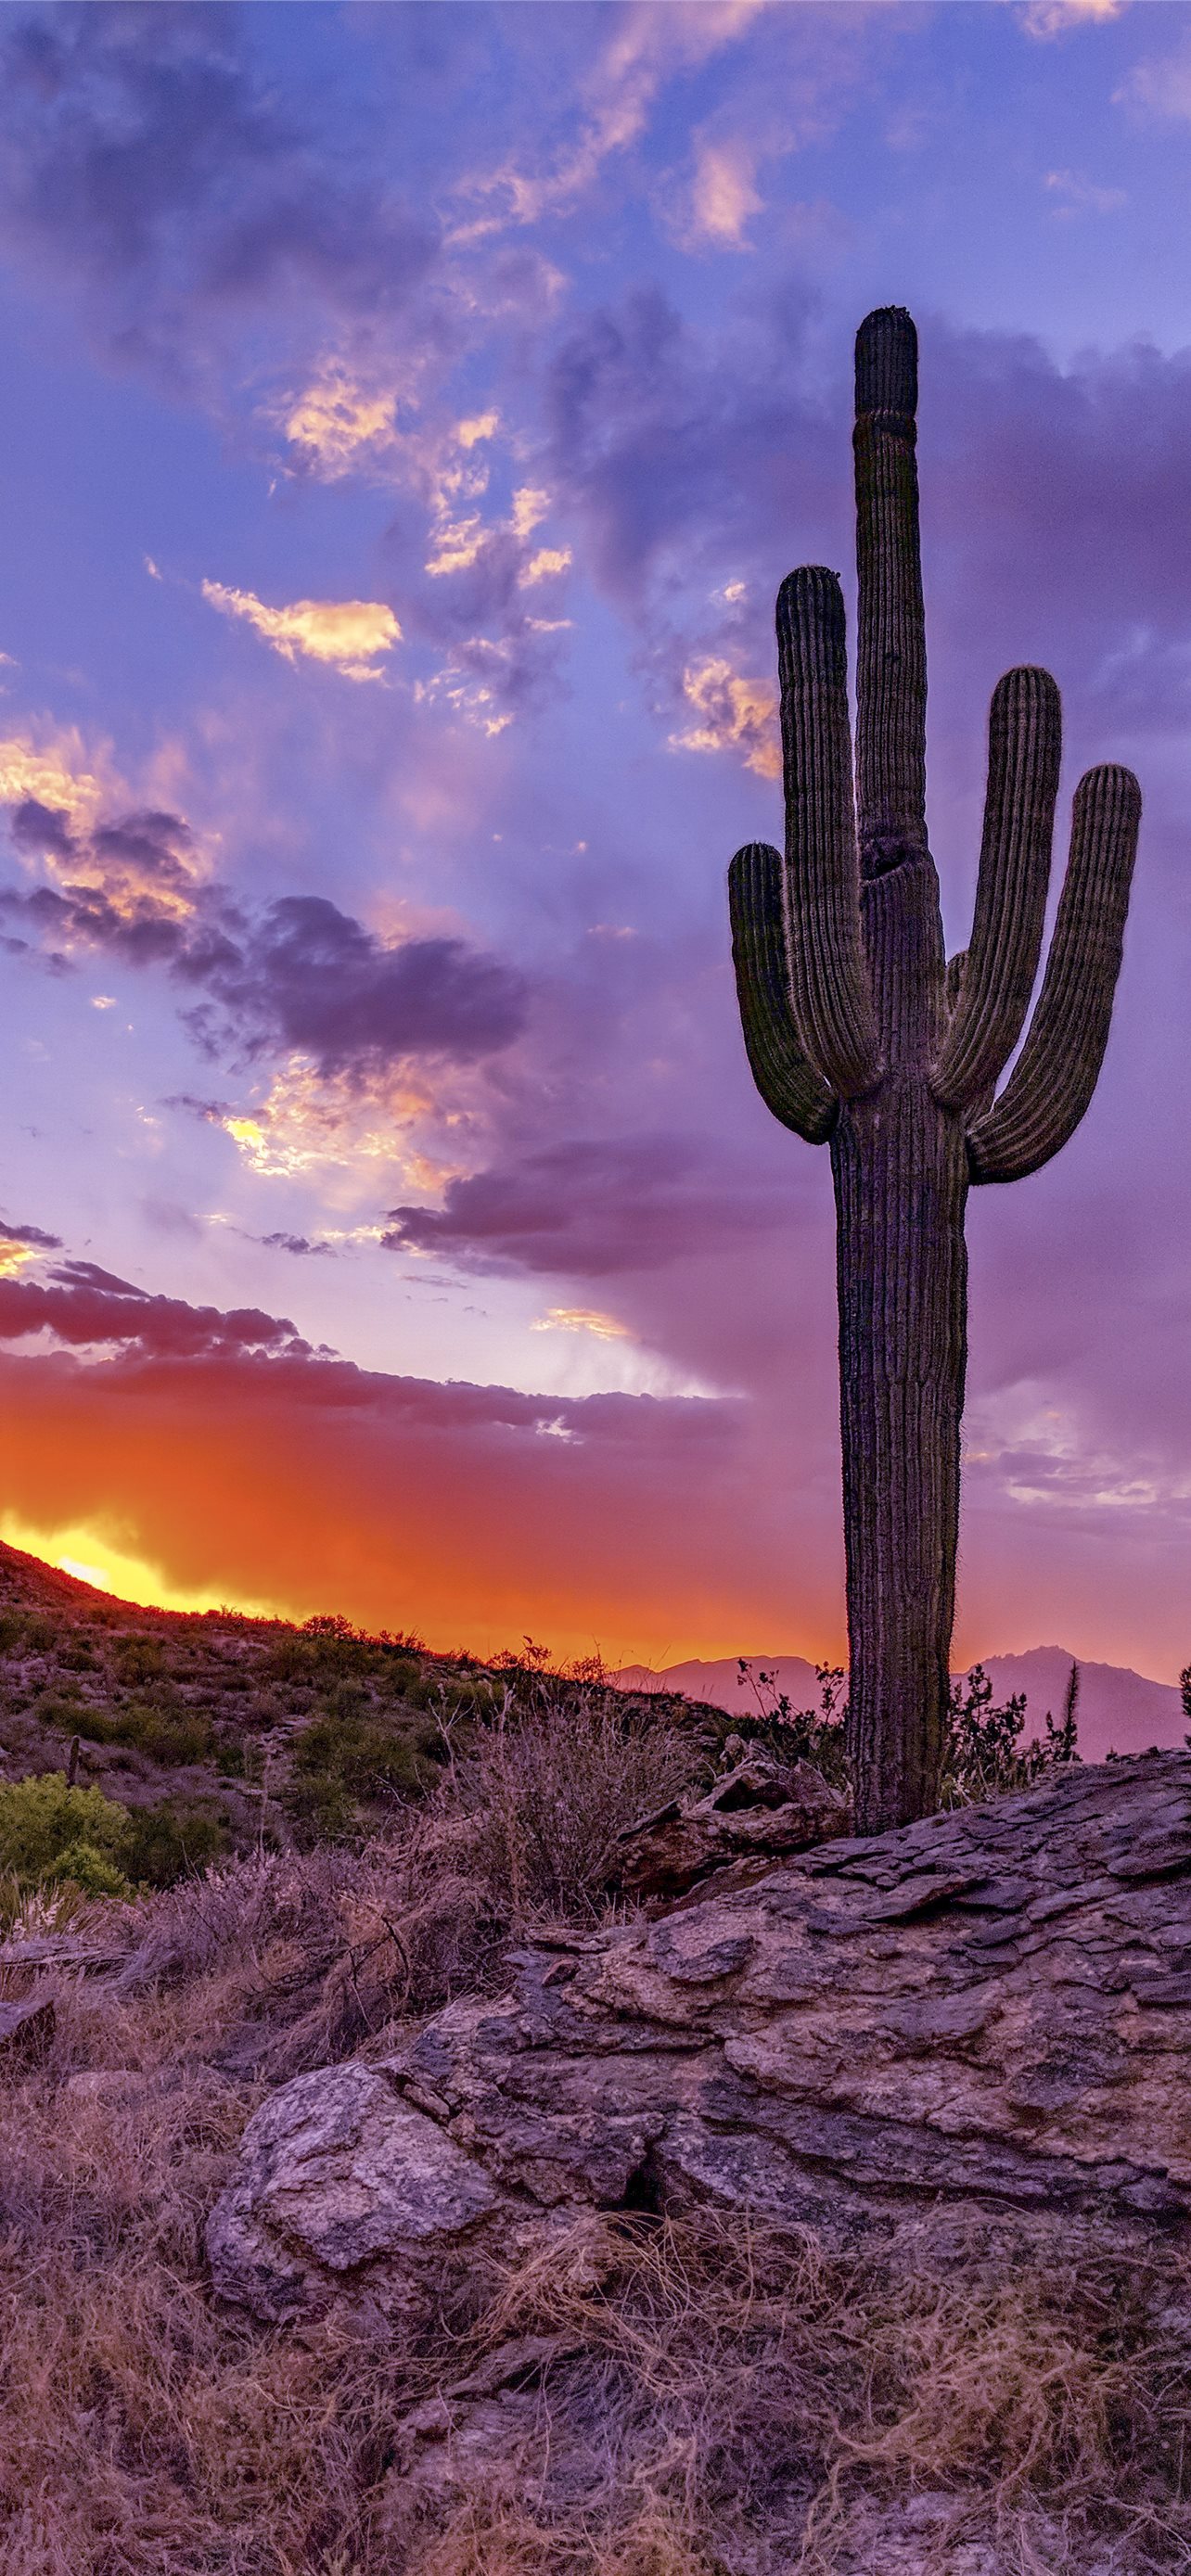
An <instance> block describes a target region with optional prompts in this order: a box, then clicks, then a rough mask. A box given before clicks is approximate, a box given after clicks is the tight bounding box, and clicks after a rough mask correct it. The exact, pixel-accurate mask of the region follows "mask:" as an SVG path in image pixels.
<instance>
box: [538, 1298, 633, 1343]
mask: <svg viewBox="0 0 1191 2576" xmlns="http://www.w3.org/2000/svg"><path fill="white" fill-rule="evenodd" d="M529 1329H530V1331H531V1333H590V1335H591V1337H592V1340H593V1341H596V1342H631V1341H635V1340H636V1335H635V1333H633V1332H632V1331H631V1329H630V1327H629V1326H628V1325H627V1324H621V1323H619V1322H618V1321H617V1318H616V1316H615V1315H604V1314H601V1312H600V1310H599V1308H598V1307H595V1306H551V1307H549V1308H548V1309H547V1312H546V1313H545V1314H544V1315H537V1316H535V1318H534V1321H533V1323H532V1324H531V1325H530V1328H529Z"/></svg>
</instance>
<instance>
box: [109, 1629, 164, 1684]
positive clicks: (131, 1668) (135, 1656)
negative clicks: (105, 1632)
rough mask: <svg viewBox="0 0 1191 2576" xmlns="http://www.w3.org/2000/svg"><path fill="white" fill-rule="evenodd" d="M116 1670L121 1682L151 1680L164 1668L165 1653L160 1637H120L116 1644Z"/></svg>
mask: <svg viewBox="0 0 1191 2576" xmlns="http://www.w3.org/2000/svg"><path fill="white" fill-rule="evenodd" d="M115 1659H116V1670H117V1672H118V1674H119V1676H120V1679H121V1681H122V1682H151V1681H155V1680H156V1678H157V1675H158V1674H159V1673H161V1672H164V1670H165V1655H164V1652H163V1650H162V1644H161V1639H160V1637H145V1636H129V1637H121V1638H120V1639H119V1641H118V1643H117V1646H116V1658H115Z"/></svg>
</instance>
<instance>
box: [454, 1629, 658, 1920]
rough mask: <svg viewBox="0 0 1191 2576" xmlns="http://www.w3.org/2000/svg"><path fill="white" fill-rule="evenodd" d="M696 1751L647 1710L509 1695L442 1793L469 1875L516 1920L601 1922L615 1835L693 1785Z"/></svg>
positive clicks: (547, 1695)
mask: <svg viewBox="0 0 1191 2576" xmlns="http://www.w3.org/2000/svg"><path fill="white" fill-rule="evenodd" d="M698 1768H699V1752H698V1748H697V1746H696V1745H695V1743H694V1742H693V1740H692V1738H691V1736H690V1735H689V1734H684V1733H683V1732H682V1730H681V1729H679V1728H677V1727H675V1726H674V1725H673V1723H671V1722H669V1721H668V1720H667V1719H666V1718H664V1717H659V1716H658V1715H657V1714H656V1713H655V1712H654V1711H653V1710H651V1709H650V1707H649V1703H648V1701H633V1700H629V1699H625V1698H622V1697H621V1695H620V1694H619V1693H618V1692H616V1691H593V1692H582V1691H580V1692H569V1691H561V1692H560V1691H559V1690H558V1689H557V1688H556V1687H554V1686H552V1684H551V1683H550V1682H549V1681H545V1680H539V1682H538V1685H537V1687H536V1690H535V1692H534V1694H533V1696H532V1697H531V1698H530V1700H529V1701H528V1702H527V1703H523V1702H519V1701H517V1700H516V1699H514V1697H513V1694H512V1693H511V1692H508V1693H506V1695H505V1698H504V1700H503V1702H502V1705H501V1708H500V1711H499V1714H498V1715H497V1717H496V1718H495V1719H494V1721H493V1722H492V1724H491V1725H489V1726H487V1727H478V1728H477V1729H476V1731H475V1735H474V1738H473V1740H472V1745H471V1749H470V1750H469V1751H467V1752H465V1753H463V1754H462V1755H460V1756H458V1757H456V1759H455V1761H454V1763H453V1766H452V1773H451V1783H450V1789H449V1792H448V1793H447V1794H448V1795H449V1797H450V1799H451V1801H452V1803H454V1804H455V1805H457V1807H458V1809H459V1811H460V1813H461V1814H462V1815H464V1816H466V1817H467V1818H468V1819H469V1820H470V1823H471V1826H472V1829H473V1833H474V1838H475V1852H476V1865H477V1867H479V1868H481V1869H482V1870H483V1871H484V1873H485V1875H486V1877H487V1879H488V1883H489V1885H490V1886H491V1887H493V1888H494V1889H496V1890H499V1891H501V1893H502V1894H503V1896H504V1897H505V1898H506V1900H507V1902H508V1904H509V1906H510V1909H511V1911H512V1913H513V1915H514V1917H515V1918H518V1919H523V1918H525V1917H527V1916H532V1915H533V1914H534V1913H537V1912H545V1913H554V1914H563V1915H567V1916H571V1917H573V1918H576V1919H578V1920H583V1919H590V1918H591V1917H593V1916H595V1915H597V1914H598V1913H600V1911H601V1910H602V1908H603V1905H604V1903H605V1901H606V1891H607V1887H608V1882H609V1878H610V1875H611V1870H612V1862H613V1846H614V1844H615V1840H616V1836H617V1834H618V1833H620V1832H621V1830H622V1829H623V1828H624V1827H625V1826H628V1825H632V1824H635V1823H637V1822H638V1820H639V1819H640V1818H641V1817H642V1816H644V1815H647V1814H648V1813H649V1812H650V1810H651V1808H655V1807H660V1806H663V1805H664V1804H665V1802H666V1800H667V1799H668V1798H672V1797H674V1796H675V1795H676V1794H677V1792H678V1791H679V1790H680V1789H684V1788H686V1787H688V1786H690V1785H691V1784H692V1782H693V1780H694V1779H695V1778H696V1777H697V1775H698Z"/></svg>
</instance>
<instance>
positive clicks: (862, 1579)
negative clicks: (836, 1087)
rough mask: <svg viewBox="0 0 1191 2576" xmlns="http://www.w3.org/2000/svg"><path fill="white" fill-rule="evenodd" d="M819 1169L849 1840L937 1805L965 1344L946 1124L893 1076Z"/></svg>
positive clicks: (950, 1127) (955, 1122)
mask: <svg viewBox="0 0 1191 2576" xmlns="http://www.w3.org/2000/svg"><path fill="white" fill-rule="evenodd" d="M831 1159H832V1168H833V1172H834V1177H835V1200H836V1210H837V1216H838V1234H837V1261H838V1279H839V1349H840V1424H841V1430H842V1436H843V1464H844V1543H845V1551H846V1558H847V1572H848V1660H849V1665H850V1670H851V1683H850V1696H849V1711H848V1734H849V1749H850V1753H851V1757H852V1771H853V1778H854V1781H855V1784H856V1830H857V1832H858V1833H862V1834H863V1833H876V1832H878V1831H880V1829H881V1828H882V1827H884V1826H886V1825H890V1824H904V1823H907V1822H908V1821H909V1820H910V1819H911V1818H912V1817H914V1816H921V1815H926V1814H929V1812H930V1810H931V1808H932V1807H934V1806H936V1805H937V1804H938V1793H939V1780H940V1772H941V1765H942V1757H943V1747H944V1739H945V1731H946V1724H947V1698H948V1688H949V1649H950V1644H951V1624H952V1615H953V1609H954V1602H955V1557H956V1545H957V1540H958V1531H959V1454H960V1416H961V1413H962V1411H963V1398H964V1365H965V1359H966V1348H967V1337H966V1307H967V1255H966V1251H965V1247H964V1231H963V1222H964V1201H965V1199H966V1196H967V1165H966V1156H965V1151H964V1137H963V1127H962V1123H961V1121H960V1120H959V1119H958V1118H956V1117H955V1116H953V1115H951V1114H949V1113H948V1112H947V1111H945V1110H941V1109H940V1108H939V1107H938V1105H937V1103H936V1102H935V1101H934V1100H932V1098H931V1096H930V1093H929V1091H928V1089H927V1085H926V1080H925V1076H924V1074H923V1072H922V1071H921V1070H917V1071H914V1070H907V1071H906V1073H905V1074H904V1075H903V1076H902V1077H901V1078H900V1080H896V1081H894V1082H887V1083H885V1084H883V1085H882V1088H881V1091H880V1093H879V1094H877V1095H875V1096H874V1097H873V1098H872V1099H870V1100H862V1101H855V1102H853V1103H852V1104H851V1105H850V1106H848V1107H846V1108H845V1109H844V1110H843V1112H842V1114H841V1117H840V1119H839V1123H838V1125H837V1127H836V1130H835V1133H834V1135H833V1137H832V1140H831Z"/></svg>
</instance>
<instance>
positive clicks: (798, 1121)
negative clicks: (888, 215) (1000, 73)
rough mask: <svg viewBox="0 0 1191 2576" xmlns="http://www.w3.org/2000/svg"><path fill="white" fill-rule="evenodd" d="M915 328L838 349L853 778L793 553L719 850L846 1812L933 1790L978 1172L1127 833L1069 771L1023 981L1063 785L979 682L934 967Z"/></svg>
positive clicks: (1035, 1087)
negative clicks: (804, 1321)
mask: <svg viewBox="0 0 1191 2576" xmlns="http://www.w3.org/2000/svg"><path fill="white" fill-rule="evenodd" d="M917 396H918V344H917V337H916V334H915V330H914V325H913V323H912V321H911V320H910V316H909V314H908V313H904V312H902V311H901V310H900V309H898V308H897V307H891V308H889V309H886V310H884V311H881V312H878V313H870V314H869V316H868V319H867V321H865V322H863V323H862V324H861V326H860V330H859V333H858V334H857V340H856V433H855V449H856V508H857V564H858V572H859V638H858V648H857V727H856V776H855V792H853V776H852V748H851V741H850V732H849V721H848V696H847V665H846V656H845V644H844V603H843V597H842V594H841V591H840V585H839V582H838V580H837V578H836V575H835V574H834V573H832V572H826V571H824V570H823V569H822V567H821V566H818V565H809V566H806V567H804V568H803V569H802V570H801V571H799V572H794V573H791V574H790V575H789V578H788V579H787V580H786V581H784V582H783V584H782V587H781V589H780V591H779V593H778V602H777V643H778V667H779V675H780V680H781V719H782V745H783V757H784V768H785V801H786V855H785V859H784V861H783V860H782V859H781V858H780V857H779V855H778V852H777V851H776V850H775V849H771V848H769V847H768V846H767V845H766V844H765V843H763V842H750V843H749V844H748V846H747V847H746V848H745V849H742V850H738V851H737V853H736V856H735V858H734V859H733V861H732V866H731V871H730V877H729V889H730V899H731V910H732V934H733V954H734V957H735V962H736V977H737V985H738V989H739V994H740V1010H741V1017H742V1020H743V1023H744V1036H745V1044H746V1047H747V1049H748V1055H749V1061H750V1064H751V1066H752V1069H753V1074H754V1077H755V1080H756V1083H757V1088H758V1090H759V1091H760V1093H761V1096H762V1099H763V1100H764V1101H765V1102H766V1104H767V1106H768V1107H769V1108H770V1109H771V1110H772V1111H773V1114H774V1116H775V1117H776V1118H780V1119H781V1120H782V1123H783V1125H785V1126H787V1127H792V1128H793V1129H794V1131H795V1133H796V1134H797V1135H799V1136H803V1137H805V1138H806V1139H807V1141H808V1142H809V1143H811V1144H816V1145H817V1144H825V1143H827V1142H828V1141H830V1145H831V1161H832V1170H833V1173H834V1178H835V1198H836V1214H837V1241H838V1253H837V1275H838V1290H839V1350H840V1412H841V1424H842V1432H843V1468H844V1531H845V1541H846V1559H847V1576H848V1633H849V1642H850V1662H851V1698H850V1712H849V1733H850V1751H851V1758H852V1765H853V1771H854V1777H855V1784H856V1805H857V1823H858V1826H859V1829H860V1830H861V1831H862V1832H870V1833H871V1832H876V1831H879V1830H880V1829H881V1828H883V1827H884V1826H886V1825H893V1824H900V1823H904V1822H905V1821H906V1820H907V1819H908V1818H910V1817H913V1816H918V1815H923V1814H925V1813H926V1812H928V1810H929V1809H930V1808H931V1807H932V1806H933V1805H934V1804H935V1803H936V1802H937V1797H938V1788H939V1771H940V1762H941V1758H942V1752H943V1743H944V1731H945V1726H946V1716H947V1698H948V1662H949V1649H950V1644H951V1626H952V1616H953V1607H954V1595H955V1557H956V1542H957V1534H958V1518H959V1457H960V1416H961V1413H962V1410H963V1394H964V1369H965V1362H966V1357H967V1276H966V1274H967V1257H966V1252H965V1247H964V1209H965V1202H966V1199H967V1193H968V1185H969V1182H971V1181H1015V1180H1020V1179H1021V1178H1022V1177H1023V1176H1024V1174H1026V1173H1027V1172H1034V1171H1037V1169H1038V1167H1039V1165H1040V1164H1042V1163H1045V1162H1047V1161H1048V1160H1049V1157H1050V1156H1051V1155H1052V1154H1056V1153H1057V1152H1058V1150H1059V1147H1060V1146H1061V1145H1062V1144H1064V1143H1065V1142H1066V1139H1067V1138H1068V1136H1070V1134H1071V1132H1072V1130H1073V1128H1075V1127H1076V1126H1077V1125H1078V1122H1079V1120H1080V1119H1081V1118H1082V1116H1083V1113H1084V1111H1085V1109H1086V1108H1087V1105H1088V1102H1089V1100H1090V1099H1091V1096H1092V1092H1093V1090H1094V1088H1095V1083H1096V1077H1097V1074H1098V1073H1099V1070H1100V1064H1101V1059H1102V1057H1103V1054H1104V1047H1105V1042H1106V1039H1107V1036H1108V1024H1109V1018H1110V1014H1111V1010H1112V998H1113V991H1114V987H1115V984H1116V978H1117V971H1118V968H1119V965H1120V959H1121V940H1122V933H1123V930H1124V923H1125V912H1126V907H1127V904H1128V900H1129V884H1130V878H1131V876H1132V871H1133V860H1134V854H1135V851H1136V846H1137V828H1138V821H1139V817H1140V812H1141V796H1140V791H1139V789H1138V785H1137V781H1136V779H1135V778H1134V777H1133V775H1132V773H1131V771H1129V770H1127V769H1117V768H1103V769H1093V770H1090V771H1089V772H1088V774H1087V776H1086V777H1085V778H1083V779H1081V781H1080V784H1079V787H1078V788H1077V790H1076V795H1075V806H1074V814H1073V819H1072V829H1071V853H1070V858H1069V861H1068V866H1067V875H1066V881H1065V884H1064V887H1063V894H1062V900H1061V902H1060V905H1059V912H1058V919H1057V922H1056V924H1055V930H1054V936H1053V939H1052V942H1051V949H1050V956H1049V959H1048V962H1047V967H1046V973H1045V976H1044V979H1043V983H1042V989H1041V993H1040V995H1039V998H1038V1003H1037V1006H1036V1008H1035V1011H1034V1014H1033V1018H1032V1021H1031V1024H1030V1029H1029V1033H1028V1035H1027V1038H1026V1041H1025V1045H1024V1047H1023V1049H1022V1052H1021V1055H1020V1057H1019V1058H1018V1061H1017V1064H1016V1066H1015V1067H1014V1070H1013V1073H1012V1076H1011V1078H1010V1080H1009V1082H1008V1084H1007V1086H1006V1088H1005V1090H1004V1091H1003V1092H1002V1094H1001V1095H1000V1097H999V1098H995V1097H994V1093H995V1090H996V1084H997V1081H998V1078H999V1076H1000V1075H1001V1074H1002V1072H1003V1071H1004V1068H1005V1065H1006V1063H1007V1062H1008V1059H1009V1057H1010V1055H1011V1054H1012V1052H1013V1049H1014V1047H1015V1046H1016V1044H1017V1041H1018V1039H1019V1037H1020V1035H1021V1031H1022V1027H1023V1024H1024V1021H1025V1016H1026V1012H1027V1010H1028V1008H1029V1001H1030V994H1031V991H1032V989H1033V984H1034V977H1035V974H1036V971H1037V966H1038V959H1039V953H1040V949H1041V944H1042V929H1043V916H1044V912H1045V906H1046V890H1047V881H1048V878H1049V874H1050V852H1051V835H1052V829H1053V822H1054V807H1055V796H1056V793H1057V788H1058V775H1059V744H1060V707H1059V693H1058V690H1057V688H1056V687H1055V684H1054V681H1053V680H1052V679H1051V678H1050V676H1049V673H1047V672H1046V671H1039V670H1029V669H1025V670H1017V671H1009V672H1007V674H1006V676H1005V678H1004V679H1003V680H1001V681H999V682H998V684H997V687H996V689H995V691H994V693H993V700H992V709H991V714H990V720H989V755H988V790H987V797H986V802H985V811H984V835H983V843H982V848H981V855H980V875H979V882H978V886H977V892H976V910H975V919H974V922H973V926H972V936H971V940H970V942H969V945H968V948H967V950H966V951H965V952H964V953H962V954H961V955H960V956H957V957H953V958H952V960H951V962H950V965H948V964H946V962H945V959H944V950H943V929H942V921H941V918H940V912H939V886H938V878H937V876H936V873H935V867H934V862H933V860H932V858H931V855H930V851H929V849H928V848H927V840H926V822H925V797H926V649H925V636H924V627H923V612H922V576H921V570H920V564H919V550H918V480H917V469H916V465H915V457H914V447H915V412H916V409H917Z"/></svg>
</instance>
